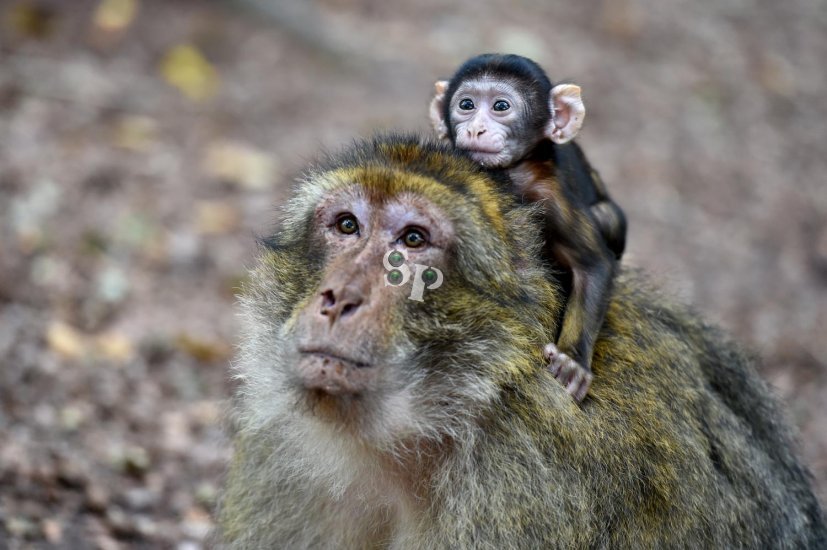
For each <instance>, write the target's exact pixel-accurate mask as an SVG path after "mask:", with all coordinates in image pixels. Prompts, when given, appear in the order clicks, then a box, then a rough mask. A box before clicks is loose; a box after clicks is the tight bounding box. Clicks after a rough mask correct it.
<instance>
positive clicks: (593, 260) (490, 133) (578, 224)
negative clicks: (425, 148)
mask: <svg viewBox="0 0 827 550" xmlns="http://www.w3.org/2000/svg"><path fill="white" fill-rule="evenodd" d="M430 114H431V122H432V123H433V125H434V128H435V129H436V131H437V133H438V134H439V136H440V138H443V139H447V140H450V142H451V143H452V144H453V145H454V146H455V147H456V148H458V149H461V150H462V151H465V152H466V153H467V154H468V155H469V156H470V157H471V158H472V159H474V161H476V162H478V163H479V164H481V165H482V166H485V167H486V168H501V169H506V170H507V171H508V174H509V176H510V177H511V180H512V187H511V190H512V191H513V193H515V194H516V195H517V196H519V197H521V198H522V199H523V200H526V201H529V202H540V203H542V205H543V208H544V212H545V225H544V228H543V237H544V239H545V248H544V254H545V256H546V257H547V259H550V260H552V261H554V262H556V263H557V264H558V265H560V266H562V267H564V268H565V269H566V270H568V271H569V272H570V273H571V276H572V281H571V293H570V296H569V300H568V304H567V305H566V309H565V312H564V314H563V315H564V316H563V323H562V327H561V330H560V334H559V337H558V338H557V345H556V346H555V345H554V344H547V345H546V346H545V355H546V357H547V359H548V360H549V366H550V368H551V371H552V372H553V373H554V374H555V376H556V377H557V379H558V380H559V381H560V382H561V383H562V384H563V385H564V386H566V388H567V390H568V391H569V393H571V394H572V396H573V397H574V398H575V399H576V400H577V401H580V400H582V399H583V398H584V397H585V396H586V393H587V392H588V389H589V385H590V384H591V380H592V372H591V368H590V366H591V361H592V353H593V349H594V341H595V339H596V338H597V334H598V332H599V331H600V326H601V325H602V324H603V317H604V316H605V314H606V305H607V303H608V299H609V294H610V292H611V284H612V279H613V277H614V273H615V271H616V265H617V260H619V259H620V257H621V255H622V254H623V249H624V248H625V244H626V218H625V216H624V215H623V211H622V210H621V209H620V207H619V206H618V205H617V204H615V203H614V202H613V201H612V200H611V199H610V198H609V195H608V193H607V192H606V187H605V186H604V185H603V182H602V180H601V179H600V176H599V175H598V174H597V172H595V171H594V170H593V169H592V168H591V167H590V166H589V163H588V161H587V160H586V157H585V156H584V155H583V152H582V151H581V150H580V148H579V147H578V146H577V145H576V144H574V143H573V142H571V140H572V139H573V138H574V137H575V136H576V135H577V133H578V131H579V130H580V126H581V125H582V124H583V118H584V117H585V114H586V111H585V107H584V106H583V101H582V100H581V98H580V88H579V87H578V86H575V85H573V84H558V85H557V86H552V85H551V82H550V81H549V79H548V77H547V76H546V74H545V72H544V71H543V70H542V69H541V68H540V67H539V66H538V65H537V64H536V63H534V62H533V61H531V60H530V59H526V58H525V57H520V56H517V55H497V54H486V55H480V56H477V57H474V58H472V59H470V60H468V61H467V62H465V64H463V65H462V66H461V67H460V68H459V70H457V72H456V74H454V76H453V77H451V79H450V80H443V81H439V82H437V83H436V95H435V96H434V98H433V100H432V101H431V107H430Z"/></svg>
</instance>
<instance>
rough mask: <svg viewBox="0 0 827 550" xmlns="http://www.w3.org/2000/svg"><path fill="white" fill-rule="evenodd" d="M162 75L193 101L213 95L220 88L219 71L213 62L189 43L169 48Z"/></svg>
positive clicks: (163, 63)
mask: <svg viewBox="0 0 827 550" xmlns="http://www.w3.org/2000/svg"><path fill="white" fill-rule="evenodd" d="M160 70H161V76H163V78H164V80H166V81H167V82H168V83H169V84H170V85H172V86H174V87H175V88H177V89H178V90H179V91H180V92H181V93H183V94H184V95H185V96H187V97H188V98H189V99H191V100H193V101H203V100H205V99H208V98H210V97H212V96H213V95H214V94H215V92H216V90H217V88H218V73H217V71H216V70H215V68H214V67H213V66H212V64H211V63H210V62H209V61H207V59H206V58H205V57H204V56H203V55H202V54H201V52H200V51H198V50H197V49H196V48H195V47H194V46H192V45H189V44H180V45H178V46H175V47H174V48H172V49H171V50H169V51H168V52H167V53H166V55H165V56H164V58H163V60H162V61H161V68H160Z"/></svg>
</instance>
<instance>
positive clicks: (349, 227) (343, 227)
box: [336, 214, 359, 235]
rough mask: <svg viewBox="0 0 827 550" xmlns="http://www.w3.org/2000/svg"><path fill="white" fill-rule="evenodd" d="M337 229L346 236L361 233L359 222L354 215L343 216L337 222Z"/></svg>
mask: <svg viewBox="0 0 827 550" xmlns="http://www.w3.org/2000/svg"><path fill="white" fill-rule="evenodd" d="M336 229H338V230H339V231H341V232H342V233H344V234H345V235H352V234H354V233H356V232H357V231H359V222H357V221H356V218H355V217H354V216H353V214H343V215H342V216H340V217H339V219H338V220H336Z"/></svg>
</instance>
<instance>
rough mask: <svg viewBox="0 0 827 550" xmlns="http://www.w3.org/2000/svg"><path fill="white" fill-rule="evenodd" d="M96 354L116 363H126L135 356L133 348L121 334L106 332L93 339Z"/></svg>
mask: <svg viewBox="0 0 827 550" xmlns="http://www.w3.org/2000/svg"><path fill="white" fill-rule="evenodd" d="M95 346H96V348H97V351H98V353H100V354H101V355H102V356H103V357H106V358H107V359H111V360H112V361H115V362H118V363H126V362H127V361H129V360H130V359H131V358H132V357H133V356H134V355H135V346H133V345H132V342H131V341H130V340H129V338H127V337H126V336H124V335H123V334H118V333H115V332H107V333H104V334H101V335H99V336H98V337H97V338H96V339H95Z"/></svg>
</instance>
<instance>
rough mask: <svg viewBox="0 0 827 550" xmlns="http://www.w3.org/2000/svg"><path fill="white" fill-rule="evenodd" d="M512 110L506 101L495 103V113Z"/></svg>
mask: <svg viewBox="0 0 827 550" xmlns="http://www.w3.org/2000/svg"><path fill="white" fill-rule="evenodd" d="M510 108H511V105H509V104H508V102H507V101H506V100H504V99H500V100H498V101H495V102H494V110H495V111H507V110H509V109H510Z"/></svg>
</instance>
